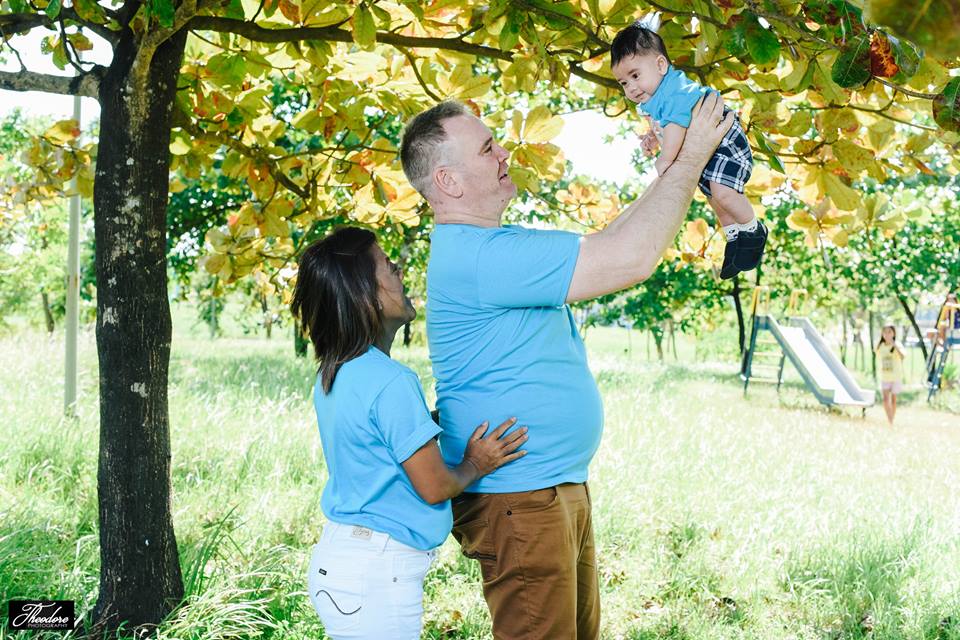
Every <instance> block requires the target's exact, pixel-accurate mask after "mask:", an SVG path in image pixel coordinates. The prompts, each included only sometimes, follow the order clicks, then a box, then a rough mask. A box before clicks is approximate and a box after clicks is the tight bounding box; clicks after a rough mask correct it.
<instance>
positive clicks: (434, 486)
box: [403, 418, 527, 504]
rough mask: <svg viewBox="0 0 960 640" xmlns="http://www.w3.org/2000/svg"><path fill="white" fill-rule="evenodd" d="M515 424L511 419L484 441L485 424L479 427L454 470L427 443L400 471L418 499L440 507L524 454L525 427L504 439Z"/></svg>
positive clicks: (437, 451)
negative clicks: (404, 472)
mask: <svg viewBox="0 0 960 640" xmlns="http://www.w3.org/2000/svg"><path fill="white" fill-rule="evenodd" d="M516 422H517V419H516V418H510V419H509V420H507V421H506V422H504V423H503V424H501V425H500V426H499V427H497V428H496V429H495V430H494V431H493V432H491V433H490V434H488V435H487V436H486V437H484V433H486V431H487V423H486V422H484V423H483V424H481V425H480V426H479V427H477V429H476V430H475V431H474V432H473V435H472V436H470V440H469V442H467V449H466V451H464V454H463V461H462V462H461V463H460V464H458V465H457V466H455V467H453V468H450V467H448V466H447V465H446V463H445V462H444V461H443V457H442V456H441V455H440V448H439V447H438V446H437V443H436V441H435V440H430V441H429V442H427V443H426V444H424V445H423V446H422V447H420V448H419V449H417V451H416V452H415V453H414V454H413V455H412V456H410V457H409V458H407V459H406V460H405V461H404V462H403V470H404V471H406V472H407V477H409V478H410V482H411V484H413V488H414V489H416V491H417V493H418V494H419V495H420V497H421V498H423V499H424V500H425V501H426V502H428V503H430V504H440V503H441V502H443V501H444V500H449V499H450V498H453V497H455V496H458V495H460V494H461V493H463V490H464V489H466V488H467V487H468V486H470V485H471V484H473V483H474V482H476V481H477V480H478V479H479V478H481V477H482V476H485V475H487V474H488V473H490V472H491V471H493V470H495V469H498V468H499V467H502V466H503V465H505V464H507V463H508V462H511V461H513V460H516V459H517V458H521V457H523V456H525V455H526V454H527V452H526V451H517V449H519V448H520V446H521V445H522V444H523V443H524V442H526V441H527V428H526V427H520V428H519V429H517V430H516V431H513V432H511V433H510V434H508V435H506V436H504V435H503V434H504V433H505V432H506V430H507V429H509V428H510V427H512V426H513V425H514V424H515V423H516Z"/></svg>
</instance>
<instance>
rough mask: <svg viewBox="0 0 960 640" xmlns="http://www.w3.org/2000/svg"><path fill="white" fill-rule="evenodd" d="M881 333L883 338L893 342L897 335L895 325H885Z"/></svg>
mask: <svg viewBox="0 0 960 640" xmlns="http://www.w3.org/2000/svg"><path fill="white" fill-rule="evenodd" d="M881 335H883V339H884V340H885V341H887V342H893V339H894V337H895V336H896V333H895V332H894V330H893V327H884V328H883V333H882V334H881Z"/></svg>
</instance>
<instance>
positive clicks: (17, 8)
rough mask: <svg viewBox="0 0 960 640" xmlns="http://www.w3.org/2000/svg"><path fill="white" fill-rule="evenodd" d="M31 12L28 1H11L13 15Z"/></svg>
mask: <svg viewBox="0 0 960 640" xmlns="http://www.w3.org/2000/svg"><path fill="white" fill-rule="evenodd" d="M29 10H30V9H29V5H28V4H27V2H26V0H10V12H11V13H26V12H27V11H29Z"/></svg>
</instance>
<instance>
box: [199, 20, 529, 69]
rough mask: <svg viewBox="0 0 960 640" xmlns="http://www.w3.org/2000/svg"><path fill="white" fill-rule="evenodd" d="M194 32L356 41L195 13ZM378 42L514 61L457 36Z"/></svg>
mask: <svg viewBox="0 0 960 640" xmlns="http://www.w3.org/2000/svg"><path fill="white" fill-rule="evenodd" d="M186 28H187V29H190V30H191V31H196V30H206V31H217V32H221V33H235V34H237V35H240V36H243V37H244V38H247V39H248V40H253V41H255V42H295V41H298V40H323V41H326V42H353V35H352V34H351V33H350V32H349V31H346V30H344V29H336V28H331V27H297V28H291V29H267V28H264V27H261V26H260V25H258V24H254V23H252V22H248V21H246V20H235V19H233V18H219V17H216V16H196V17H194V18H193V19H192V20H190V21H189V22H188V23H187V27H186ZM377 42H380V43H382V44H388V45H391V46H401V47H413V48H420V49H445V50H447V51H459V52H461V53H469V54H472V55H475V56H482V57H485V58H495V59H497V60H504V61H506V62H512V61H513V54H511V53H510V52H509V51H501V50H500V49H495V48H493V47H487V46H484V45H481V44H473V43H471V42H464V41H463V40H461V39H460V38H459V37H457V38H426V37H416V36H404V35H400V34H397V33H388V32H383V31H378V32H377Z"/></svg>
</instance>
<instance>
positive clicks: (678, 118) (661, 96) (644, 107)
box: [637, 65, 713, 128]
mask: <svg viewBox="0 0 960 640" xmlns="http://www.w3.org/2000/svg"><path fill="white" fill-rule="evenodd" d="M709 91H713V89H709V88H707V87H704V86H703V85H700V84H697V83H696V82H694V81H692V80H690V79H689V78H688V77H687V76H685V75H684V73H683V72H682V71H680V70H679V69H675V68H674V67H673V65H670V66H669V67H668V68H667V74H666V75H665V76H663V80H661V81H660V86H659V87H657V90H656V92H655V93H654V94H653V96H651V98H650V99H649V100H648V101H647V103H646V104H638V105H637V109H638V110H639V111H640V113H643V114H646V115H648V116H650V117H651V118H653V119H654V120H656V122H657V124H659V125H660V126H661V127H665V126H667V125H668V124H670V123H671V122H672V123H673V124H678V125H680V126H681V127H684V128H686V127H689V126H690V116H691V113H692V112H693V107H694V106H695V105H696V104H697V101H698V100H700V98H701V97H702V96H704V95H706V94H707V92H709Z"/></svg>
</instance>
